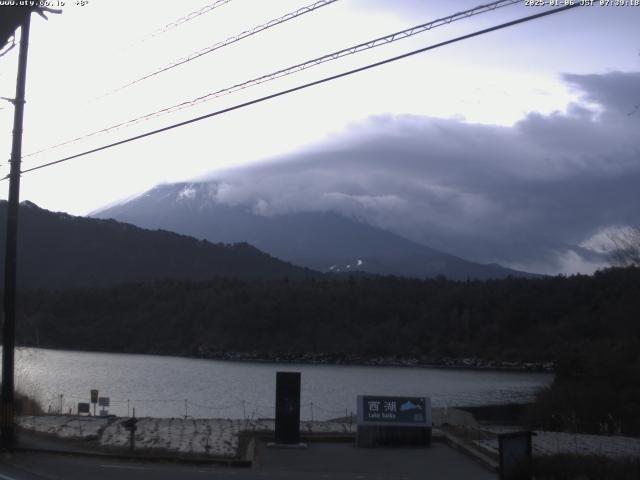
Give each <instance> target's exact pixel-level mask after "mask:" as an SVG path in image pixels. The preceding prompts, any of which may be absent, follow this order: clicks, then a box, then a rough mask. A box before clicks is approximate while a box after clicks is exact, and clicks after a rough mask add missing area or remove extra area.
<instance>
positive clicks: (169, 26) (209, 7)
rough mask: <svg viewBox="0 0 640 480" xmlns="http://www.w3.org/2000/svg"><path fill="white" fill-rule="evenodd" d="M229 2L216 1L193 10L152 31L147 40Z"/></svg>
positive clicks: (227, 0)
mask: <svg viewBox="0 0 640 480" xmlns="http://www.w3.org/2000/svg"><path fill="white" fill-rule="evenodd" d="M230 1H231V0H216V1H215V2H213V3H211V4H209V5H205V6H204V7H202V8H201V9H199V10H195V11H193V12H191V13H188V14H187V15H185V16H183V17H180V18H178V19H177V20H174V21H173V22H170V23H167V24H166V25H164V26H162V27H160V28H158V29H157V30H155V31H153V32H152V33H150V34H149V35H148V37H149V38H153V37H157V36H158V35H160V34H162V33H165V32H167V31H169V30H172V29H174V28H176V27H179V26H180V25H182V24H184V23H187V22H190V21H191V20H193V19H194V18H197V17H199V16H200V15H204V14H205V13H208V12H210V11H211V10H215V9H216V8H218V7H222V6H223V5H226V4H227V3H229V2H230Z"/></svg>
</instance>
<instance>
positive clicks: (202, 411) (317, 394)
mask: <svg viewBox="0 0 640 480" xmlns="http://www.w3.org/2000/svg"><path fill="white" fill-rule="evenodd" d="M277 371H299V372H301V373H302V399H301V403H302V411H301V415H302V418H303V419H315V420H319V419H320V420H323V419H329V418H335V417H338V416H344V415H345V414H346V413H350V412H351V411H355V406H356V396H357V395H359V394H378V395H416V396H418V395H425V396H430V397H431V399H432V404H433V405H434V406H436V407H444V406H449V407H452V406H471V405H488V404H502V403H511V402H526V401H529V400H531V399H532V398H533V395H534V394H535V392H536V390H538V389H539V388H541V387H543V386H545V385H548V384H549V383H550V382H551V381H552V380H553V375H552V374H549V373H528V372H503V371H477V370H447V369H437V368H409V367H406V368H405V367H368V366H344V365H304V364H274V363H251V362H227V361H218V360H201V359H192V358H181V357H169V356H156V355H134V354H119V353H95V352H75V351H63V350H47V349H37V348H19V349H17V351H16V386H17V388H19V389H20V390H21V391H23V392H25V393H27V394H29V395H30V396H33V397H35V398H37V399H38V400H39V401H40V403H41V404H42V405H43V406H44V408H45V410H47V409H48V408H49V407H51V408H52V409H54V410H55V409H60V407H62V411H63V412H65V413H66V412H68V411H69V408H72V410H73V411H74V413H75V411H76V407H77V404H78V402H88V401H89V395H90V393H89V392H90V390H91V389H98V390H99V391H100V396H105V397H109V398H110V403H111V405H110V407H109V413H111V414H115V415H119V416H124V415H128V414H130V413H132V411H133V408H135V409H136V416H139V417H141V416H149V417H182V416H184V415H185V414H186V415H189V416H192V417H196V418H197V417H218V418H243V417H255V418H258V417H271V418H273V416H274V404H275V378H276V372H277Z"/></svg>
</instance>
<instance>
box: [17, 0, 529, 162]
mask: <svg viewBox="0 0 640 480" xmlns="http://www.w3.org/2000/svg"><path fill="white" fill-rule="evenodd" d="M516 3H520V0H500V1H496V2H492V3H489V4H486V5H480V6H477V7H475V8H472V9H469V10H465V11H462V12H458V13H455V14H453V15H449V16H447V17H443V18H440V19H437V20H432V21H430V22H427V23H423V24H421V25H417V26H414V27H411V28H408V29H405V30H401V31H399V32H395V33H392V34H389V35H385V36H383V37H378V38H376V39H374V40H370V41H368V42H365V43H360V44H358V45H354V46H352V47H349V48H345V49H342V50H338V51H337V52H333V53H329V54H326V55H323V56H320V57H317V58H314V59H311V60H307V61H305V62H302V63H298V64H296V65H292V66H290V67H287V68H283V69H280V70H277V71H275V72H272V73H269V74H266V75H262V76H260V77H256V78H253V79H251V80H247V81H244V82H242V83H238V84H235V85H232V86H230V87H226V88H222V89H220V90H216V91H214V92H210V93H207V94H205V95H202V96H200V97H197V98H194V99H192V100H188V101H185V102H181V103H179V104H176V105H172V106H169V107H165V108H162V109H160V110H157V111H155V112H151V113H148V114H145V115H142V116H139V117H136V118H134V119H131V120H127V121H125V122H121V123H118V124H115V125H112V126H110V127H106V128H102V129H100V130H96V131H93V132H90V133H87V134H84V135H81V136H79V137H75V138H73V139H70V140H66V141H64V142H61V143H58V144H55V145H52V146H49V147H46V148H44V149H41V150H38V151H35V152H32V153H29V154H27V155H25V156H24V158H27V157H31V156H33V155H37V154H40V153H43V152H46V151H49V150H52V149H55V148H59V147H62V146H65V145H69V144H72V143H76V142H79V141H81V140H84V139H86V138H90V137H93V136H95V135H100V134H106V133H109V132H112V131H114V130H117V129H120V128H123V127H127V126H130V125H134V124H137V123H140V122H143V121H147V120H151V119H153V118H156V117H160V116H163V115H167V114H170V113H173V112H176V111H179V110H183V109H185V108H188V107H192V106H194V105H198V104H200V103H203V102H207V101H210V100H213V99H215V98H219V97H222V96H225V95H229V94H232V93H235V92H237V91H240V90H244V89H246V88H249V87H253V86H256V85H260V84H263V83H266V82H269V81H273V80H276V79H278V78H282V77H285V76H288V75H292V74H294V73H297V72H299V71H302V70H306V69H308V68H310V67H314V66H317V65H320V64H322V63H326V62H329V61H333V60H337V59H339V58H342V57H345V56H348V55H354V54H356V53H359V52H362V51H364V50H369V49H372V48H375V47H378V46H380V45H385V44H388V43H392V42H395V41H397V40H400V39H403V38H407V37H410V36H413V35H417V34H418V33H422V32H425V31H427V30H431V29H433V28H436V27H439V26H442V25H447V24H450V23H452V22H455V21H458V20H462V19H464V18H469V17H471V16H475V15H479V14H482V13H487V12H489V11H493V10H495V9H497V8H501V7H505V6H508V5H513V4H516Z"/></svg>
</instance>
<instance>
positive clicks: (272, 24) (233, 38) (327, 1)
mask: <svg viewBox="0 0 640 480" xmlns="http://www.w3.org/2000/svg"><path fill="white" fill-rule="evenodd" d="M337 1H338V0H319V1H317V2H315V3H313V4H311V5H307V6H306V7H302V8H299V9H298V10H295V11H293V12H289V13H287V14H285V15H282V16H281V17H278V18H274V19H273V20H269V21H268V22H267V23H263V24H261V25H257V26H255V27H253V28H251V29H249V30H245V31H243V32H241V33H238V34H237V35H233V36H231V37H229V38H227V39H226V40H223V41H220V42H217V43H215V44H213V45H210V46H208V47H205V48H203V49H201V50H198V51H197V52H194V53H191V54H189V55H187V56H185V57H182V58H179V59H178V60H175V61H173V62H171V63H169V64H168V65H166V66H164V67H161V68H158V69H157V70H154V71H153V72H151V73H148V74H146V75H144V76H142V77H140V78H138V79H136V80H133V81H132V82H129V83H127V84H125V85H123V86H121V87H118V88H116V89H115V90H112V91H111V92H109V93H107V94H106V95H105V96H107V95H111V94H113V93H116V92H119V91H121V90H124V89H125V88H128V87H131V86H132V85H135V84H137V83H140V82H142V81H143V80H147V79H149V78H151V77H155V76H156V75H159V74H161V73H163V72H166V71H168V70H171V69H172V68H175V67H178V66H180V65H184V64H185V63H188V62H191V61H192V60H195V59H196V58H200V57H202V56H203V55H207V54H208V53H212V52H215V51H216V50H219V49H221V48H224V47H227V46H229V45H232V44H234V43H237V42H239V41H240V40H243V39H245V38H247V37H251V36H253V35H256V34H257V33H260V32H262V31H264V30H268V29H269V28H272V27H275V26H276V25H280V24H281V23H284V22H287V21H289V20H293V19H294V18H297V17H299V16H301V15H304V14H306V13H310V12H313V11H315V10H317V9H319V8H322V7H325V6H327V5H330V4H332V3H335V2H337Z"/></svg>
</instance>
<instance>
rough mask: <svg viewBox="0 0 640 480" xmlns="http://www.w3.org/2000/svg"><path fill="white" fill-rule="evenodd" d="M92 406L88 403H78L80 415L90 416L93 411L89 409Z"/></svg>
mask: <svg viewBox="0 0 640 480" xmlns="http://www.w3.org/2000/svg"><path fill="white" fill-rule="evenodd" d="M89 408H90V405H89V404H88V403H86V402H78V415H82V414H86V415H89V413H91V410H90V409H89Z"/></svg>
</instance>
